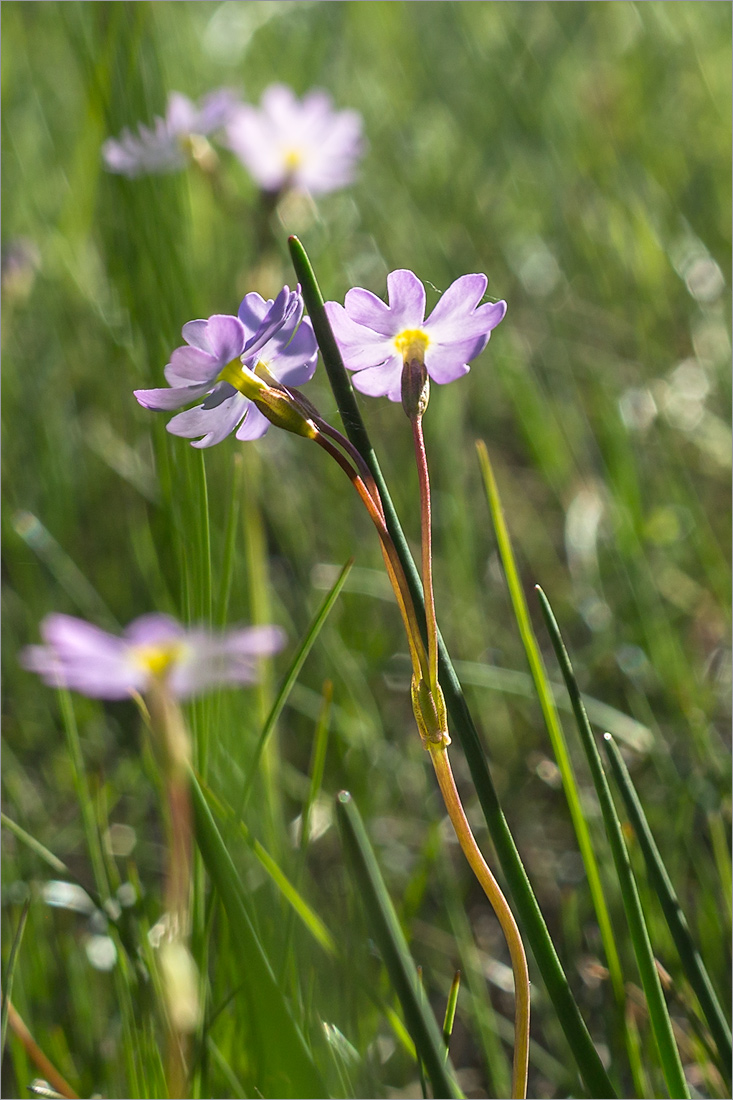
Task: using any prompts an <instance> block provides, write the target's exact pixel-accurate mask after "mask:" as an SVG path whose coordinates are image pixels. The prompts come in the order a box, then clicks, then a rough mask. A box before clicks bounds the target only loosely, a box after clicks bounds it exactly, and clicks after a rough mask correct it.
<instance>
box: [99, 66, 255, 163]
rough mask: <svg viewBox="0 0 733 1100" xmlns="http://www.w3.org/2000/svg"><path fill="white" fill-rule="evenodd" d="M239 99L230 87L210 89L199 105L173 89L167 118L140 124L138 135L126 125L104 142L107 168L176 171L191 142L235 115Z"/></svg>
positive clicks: (103, 153)
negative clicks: (146, 124)
mask: <svg viewBox="0 0 733 1100" xmlns="http://www.w3.org/2000/svg"><path fill="white" fill-rule="evenodd" d="M238 105H239V100H238V98H237V96H236V94H235V93H234V92H232V91H230V90H229V89H228V88H220V89H218V90H217V91H215V92H210V93H209V95H207V96H204V98H203V99H202V100H201V104H200V106H198V107H197V106H196V104H195V103H193V102H192V101H191V100H190V99H188V97H187V96H185V95H181V93H180V92H171V94H170V95H169V97H168V106H167V109H166V112H165V118H160V117H157V116H156V118H155V119H154V121H153V125H152V127H151V126H144V125H143V124H142V123H140V125H139V126H138V133H137V137H136V136H135V135H134V134H132V133H130V131H129V129H127V127H125V129H124V130H123V131H122V133H121V134H120V136H119V138H109V139H108V140H107V141H105V143H104V145H103V146H102V157H103V159H104V163H105V165H106V167H107V169H108V170H109V171H110V172H116V173H118V174H119V175H122V176H129V177H130V178H132V177H134V176H143V175H146V174H148V173H158V172H175V171H177V169H179V168H183V167H185V165H186V162H187V160H188V153H189V151H190V147H191V143H192V141H193V140H194V139H195V138H196V137H205V136H206V135H207V134H211V133H213V132H214V130H220V129H221V128H222V127H223V126H225V125H226V123H227V122H228V121H229V119H230V118H231V117H232V115H233V113H234V111H235V109H236V107H237V106H238Z"/></svg>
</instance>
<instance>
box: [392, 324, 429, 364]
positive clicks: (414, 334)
mask: <svg viewBox="0 0 733 1100" xmlns="http://www.w3.org/2000/svg"><path fill="white" fill-rule="evenodd" d="M429 343H430V338H429V336H428V334H427V333H426V332H423V331H422V329H419V328H406V329H403V330H402V332H401V333H399V335H398V336H395V339H394V345H395V347H396V348H397V351H398V352H399V354H400V355H401V357H402V362H403V363H409V362H411V361H412V360H413V359H417V360H418V362H420V363H424V362H425V349H426V348H427V346H428V344H429Z"/></svg>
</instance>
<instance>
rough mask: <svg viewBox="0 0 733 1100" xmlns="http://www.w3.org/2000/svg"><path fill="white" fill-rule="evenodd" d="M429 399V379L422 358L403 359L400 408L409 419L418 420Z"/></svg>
mask: <svg viewBox="0 0 733 1100" xmlns="http://www.w3.org/2000/svg"><path fill="white" fill-rule="evenodd" d="M429 400H430V379H429V378H428V372H427V370H426V369H425V364H424V363H423V361H422V359H416V358H413V359H410V360H406V361H405V365H404V367H403V368H402V408H403V409H404V410H405V413H406V414H407V416H409V418H410V420H419V419H420V417H421V416H422V415H423V413H424V412H425V410H426V409H427V407H428V401H429Z"/></svg>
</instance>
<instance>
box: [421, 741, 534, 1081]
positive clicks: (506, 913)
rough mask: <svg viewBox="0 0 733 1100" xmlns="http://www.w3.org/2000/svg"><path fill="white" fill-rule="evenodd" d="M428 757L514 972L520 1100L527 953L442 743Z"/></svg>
mask: <svg viewBox="0 0 733 1100" xmlns="http://www.w3.org/2000/svg"><path fill="white" fill-rule="evenodd" d="M428 747H429V750H430V758H431V760H432V761H433V767H434V768H435V774H436V776H437V779H438V784H439V786H440V791H441V794H442V795H443V801H444V802H445V807H446V809H447V811H448V814H449V816H450V819H451V822H452V824H453V828H454V830H455V833H456V836H457V837H458V842H459V844H460V845H461V848H462V849H463V854H464V855H465V857H466V859H467V860H468V862H469V864H470V867H471V870H472V871H473V873H474V875H475V876H476V878H477V879H478V881H479V883H480V884H481V888H482V889H483V891H484V893H485V894H486V897H487V898H488V899H489V902H490V903H491V907H492V908H493V910H494V912H495V913H496V916H497V918H498V921H499V924H500V925H501V930H502V932H503V933H504V938H505V939H506V942H507V946H508V948H509V955H510V957H511V960H512V971H513V973H514V1065H513V1070H512V1097H513V1098H514V1100H524V1097H525V1096H526V1095H527V1070H528V1066H529V1012H530V1008H529V970H528V968H527V956H526V955H525V953H524V946H523V944H522V938H521V936H520V934H519V929H518V928H517V923H516V921H515V920H514V914H513V913H512V911H511V909H510V908H509V905H508V903H507V900H506V898H505V897H504V895H503V894H502V892H501V889H500V887H499V884H498V882H497V881H496V879H495V878H494V876H493V874H492V873H491V870H490V869H489V866H488V864H487V863H486V860H485V859H484V857H483V856H482V854H481V850H480V848H479V846H478V844H477V843H476V839H475V837H474V835H473V833H472V831H471V826H470V825H469V823H468V818H467V817H466V814H465V812H464V809H463V806H462V804H461V798H460V795H459V794H458V790H457V788H456V783H455V780H454V778H453V772H452V771H451V766H450V761H449V759H448V753H447V751H446V749H445V748H444V747H443V746H442V745H433V744H431V745H429V746H428Z"/></svg>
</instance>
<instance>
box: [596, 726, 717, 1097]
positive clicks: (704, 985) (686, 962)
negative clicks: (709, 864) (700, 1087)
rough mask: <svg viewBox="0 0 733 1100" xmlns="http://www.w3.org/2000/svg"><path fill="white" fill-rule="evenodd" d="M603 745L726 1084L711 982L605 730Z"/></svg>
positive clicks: (621, 765) (612, 743)
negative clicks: (713, 1043)
mask: <svg viewBox="0 0 733 1100" xmlns="http://www.w3.org/2000/svg"><path fill="white" fill-rule="evenodd" d="M603 745H604V748H605V750H606V756H607V757H608V762H609V764H610V765H611V771H612V772H613V778H614V780H615V782H616V786H617V787H618V790H619V791H620V793H621V797H622V798H623V800H624V805H625V806H626V812H627V813H628V815H629V819H630V821H631V824H632V825H633V827H634V832H635V833H636V837H637V840H638V841H639V846H640V848H641V850H642V853H643V855H644V861H645V863H646V869H647V873H648V875H649V879H650V881H651V883H652V886H653V887H654V889H655V891H656V893H657V897H658V898H659V902H660V905H661V906H662V911H663V913H664V917H665V920H666V921H667V925H668V927H669V930H670V932H671V933H672V938H673V940H674V942H675V946H676V948H677V951H678V952H679V956H680V961H681V963H682V966H683V968H684V971H685V974H686V975H687V980H688V981H689V983H690V985H691V986H692V988H693V989H694V990H695V993H696V994H697V999H698V1001H699V1002H700V1008H701V1009H702V1011H703V1014H704V1016H705V1019H706V1020H707V1024H708V1027H709V1028H710V1034H711V1035H712V1037H713V1040H714V1042H715V1045H716V1047H717V1048H718V1054H719V1055H720V1065H721V1069H722V1070H723V1072H724V1073H725V1075H726V1080H727V1082H728V1084H730V1081H731V1060H733V1050H732V1049H731V1032H730V1027H729V1026H728V1021H727V1020H726V1018H725V1014H724V1012H723V1009H722V1008H721V1005H720V1002H719V1000H718V998H717V996H716V993H715V989H714V988H713V983H712V982H711V981H710V976H709V974H708V972H707V970H706V968H705V963H704V962H703V961H702V958H701V956H700V952H699V951H698V949H697V946H696V945H695V941H694V940H693V938H692V933H691V932H690V927H689V925H688V923H687V918H686V916H685V914H684V912H683V910H682V906H681V905H680V903H679V900H678V898H677V894H676V893H675V889H674V887H673V885H672V881H671V879H670V877H669V875H668V874H667V868H666V867H665V865H664V862H663V860H662V857H661V855H660V853H659V849H658V848H657V845H656V842H655V840H654V837H653V836H652V831H651V829H650V828H649V823H648V821H647V819H646V814H645V813H644V809H643V807H642V805H641V802H640V801H639V796H638V794H637V793H636V789H635V787H634V784H633V781H632V779H631V776H630V775H629V771H628V768H627V767H626V764H625V763H624V759H623V757H622V756H621V753H620V752H619V749H618V746H617V745H616V743H615V742H614V740H613V738H612V737H611V735H610V734H608V733H607V734H606V735H605V736H604V738H603Z"/></svg>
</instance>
